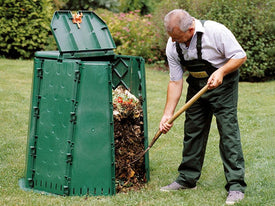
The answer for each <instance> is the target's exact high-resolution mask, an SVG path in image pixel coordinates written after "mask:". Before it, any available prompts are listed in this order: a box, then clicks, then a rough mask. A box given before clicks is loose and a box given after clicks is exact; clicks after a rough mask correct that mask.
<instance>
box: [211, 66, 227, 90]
mask: <svg viewBox="0 0 275 206" xmlns="http://www.w3.org/2000/svg"><path fill="white" fill-rule="evenodd" d="M223 77H224V73H223V71H222V70H220V69H218V70H216V71H215V72H213V74H212V75H211V76H210V77H209V79H208V81H207V84H208V89H215V88H216V87H218V86H220V85H221V84H222V81H223Z"/></svg>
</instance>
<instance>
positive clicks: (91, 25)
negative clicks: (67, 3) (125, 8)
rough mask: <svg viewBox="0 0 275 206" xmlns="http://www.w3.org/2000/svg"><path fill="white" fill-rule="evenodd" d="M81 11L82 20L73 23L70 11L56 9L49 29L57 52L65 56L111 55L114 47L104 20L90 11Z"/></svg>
mask: <svg viewBox="0 0 275 206" xmlns="http://www.w3.org/2000/svg"><path fill="white" fill-rule="evenodd" d="M78 13H79V14H80V13H82V14H83V16H82V18H81V19H82V22H81V23H79V26H78V24H76V23H73V21H72V19H73V14H72V13H71V11H56V12H55V13H54V16H53V18H52V22H51V29H52V33H53V35H54V37H55V40H56V43H57V46H58V49H59V52H60V53H61V55H64V57H65V58H70V57H74V58H78V57H89V56H100V55H113V54H114V53H113V49H114V48H116V46H115V43H114V40H113V38H112V36H111V34H110V31H109V29H108V27H107V25H106V24H105V22H104V21H103V20H102V19H101V18H100V17H98V16H97V15H96V14H95V13H94V12H92V11H79V12H78Z"/></svg>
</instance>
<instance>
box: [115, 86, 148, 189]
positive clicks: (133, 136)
mask: <svg viewBox="0 0 275 206" xmlns="http://www.w3.org/2000/svg"><path fill="white" fill-rule="evenodd" d="M113 107H114V108H113V116H114V140H115V173H116V190H117V192H126V191H128V190H136V189H139V188H140V187H142V186H143V184H144V183H145V182H146V179H145V163H144V157H142V158H141V159H140V160H138V161H136V162H134V163H132V162H133V161H134V160H135V159H136V157H137V155H138V154H140V153H141V152H143V151H144V129H143V112H142V107H141V104H140V102H139V100H138V99H137V98H136V97H135V96H134V95H132V94H131V93H130V92H129V91H128V90H126V89H125V88H124V87H122V86H119V87H118V88H117V89H116V90H114V91H113Z"/></svg>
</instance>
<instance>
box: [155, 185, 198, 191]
mask: <svg viewBox="0 0 275 206" xmlns="http://www.w3.org/2000/svg"><path fill="white" fill-rule="evenodd" d="M195 189H197V186H196V187H192V188H181V189H178V190H167V189H160V191H162V192H176V191H180V190H195Z"/></svg>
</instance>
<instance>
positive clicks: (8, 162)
mask: <svg viewBox="0 0 275 206" xmlns="http://www.w3.org/2000/svg"><path fill="white" fill-rule="evenodd" d="M32 69H33V63H32V61H20V60H5V59H0V99H1V101H0V108H1V109H0V128H1V132H0V151H1V152H0V205H43V206H44V205H104V206H105V205H159V206H160V205H172V206H174V205H188V206H189V205H190V206H193V205H211V206H212V205H224V202H225V198H226V195H227V193H226V191H225V189H224V185H225V178H224V174H223V168H222V162H221V160H220V156H219V149H218V144H219V135H218V131H217V128H216V125H215V120H214V119H213V124H212V128H211V131H210V137H209V141H208V146H207V151H206V157H205V163H204V166H203V171H202V176H201V178H200V180H199V182H198V188H197V190H192V191H180V192H173V193H163V192H160V191H159V188H160V187H161V186H164V185H166V184H168V183H170V182H171V181H173V180H174V179H175V178H176V176H177V167H178V164H179V162H180V160H181V150H182V131H183V128H182V125H183V121H184V115H182V116H181V117H180V118H179V119H177V120H176V122H175V123H174V127H173V129H172V130H171V131H170V132H169V133H168V134H166V135H163V136H161V137H160V139H159V140H158V141H157V142H156V143H155V145H154V147H153V148H151V150H150V175H151V180H150V182H149V183H148V184H146V186H145V188H143V189H141V190H139V191H133V192H129V193H127V194H124V193H120V194H117V195H115V196H108V197H93V196H92V197H87V198H86V197H62V196H47V195H42V194H38V193H34V192H26V191H23V190H21V189H20V187H19V186H18V180H19V179H20V178H22V177H24V170H25V155H26V143H27V132H28V118H29V104H30V94H31V83H32ZM146 80H147V104H148V108H147V110H148V114H147V116H148V120H149V139H150V140H151V139H152V138H153V136H154V133H155V132H156V131H157V128H158V124H159V120H160V118H161V116H162V111H163V107H164V103H165V97H166V86H167V83H168V80H169V75H168V73H167V72H161V71H157V70H153V69H147V70H146ZM184 86H185V87H186V86H187V85H186V84H185V85H184ZM185 94H186V90H184V92H183V98H182V100H181V103H180V104H181V105H182V104H183V100H184V97H185ZM239 123H240V129H241V134H242V143H243V152H244V155H245V160H246V182H247V184H248V187H247V190H246V197H245V199H244V200H243V201H242V202H241V203H240V204H238V205H253V206H254V205H259V206H260V205H275V152H274V146H275V137H274V136H275V125H274V124H275V82H274V81H272V82H265V83H240V91H239Z"/></svg>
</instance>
